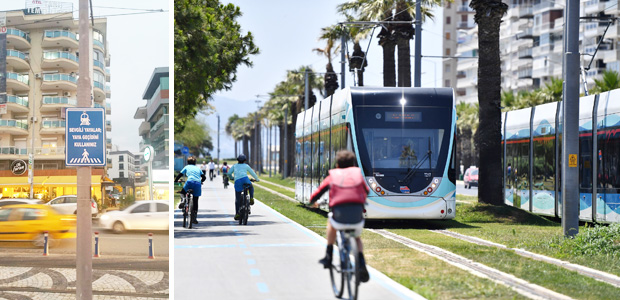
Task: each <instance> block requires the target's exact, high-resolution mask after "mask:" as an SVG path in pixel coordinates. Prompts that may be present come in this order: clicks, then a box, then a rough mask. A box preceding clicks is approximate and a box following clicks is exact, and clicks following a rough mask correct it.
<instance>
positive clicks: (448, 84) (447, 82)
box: [444, 79, 450, 87]
mask: <svg viewBox="0 0 620 300" xmlns="http://www.w3.org/2000/svg"><path fill="white" fill-rule="evenodd" d="M444 87H450V80H449V79H448V80H446V81H445V82H444Z"/></svg>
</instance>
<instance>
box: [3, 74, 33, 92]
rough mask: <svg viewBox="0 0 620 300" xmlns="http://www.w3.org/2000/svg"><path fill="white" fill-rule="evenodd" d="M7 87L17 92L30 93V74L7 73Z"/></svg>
mask: <svg viewBox="0 0 620 300" xmlns="http://www.w3.org/2000/svg"><path fill="white" fill-rule="evenodd" d="M6 79H7V80H6V86H7V88H10V89H13V91H15V92H28V91H30V86H29V83H30V82H29V80H28V74H18V73H12V72H7V73H6Z"/></svg>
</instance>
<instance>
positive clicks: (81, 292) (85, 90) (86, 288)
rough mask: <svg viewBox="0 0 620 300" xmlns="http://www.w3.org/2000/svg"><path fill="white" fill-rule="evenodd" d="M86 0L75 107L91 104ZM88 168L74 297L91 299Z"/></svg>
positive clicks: (81, 186) (82, 184)
mask: <svg viewBox="0 0 620 300" xmlns="http://www.w3.org/2000/svg"><path fill="white" fill-rule="evenodd" d="M88 21H89V20H88V0H80V4H79V27H80V28H79V33H80V41H79V50H80V62H79V71H80V76H79V78H78V82H77V86H78V95H77V100H78V103H77V104H78V105H77V106H78V107H91V106H92V98H91V95H92V89H93V87H92V78H91V71H92V70H91V66H90V64H91V63H92V62H93V61H92V58H91V52H92V48H91V47H92V28H91V25H90V23H89V22H88ZM90 178H91V167H82V166H80V167H77V224H76V225H77V238H76V285H75V287H76V299H78V300H90V299H92V298H93V286H92V281H93V262H92V254H91V253H92V248H93V245H92V237H91V234H92V220H91V213H90V198H91V193H90V180H91V179H90Z"/></svg>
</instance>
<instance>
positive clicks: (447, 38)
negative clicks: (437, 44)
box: [446, 32, 450, 40]
mask: <svg viewBox="0 0 620 300" xmlns="http://www.w3.org/2000/svg"><path fill="white" fill-rule="evenodd" d="M449 39H450V32H446V40H449Z"/></svg>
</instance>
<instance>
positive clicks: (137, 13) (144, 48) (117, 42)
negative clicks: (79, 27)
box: [0, 0, 172, 153]
mask: <svg viewBox="0 0 620 300" xmlns="http://www.w3.org/2000/svg"><path fill="white" fill-rule="evenodd" d="M58 2H70V3H73V10H74V18H77V17H78V15H77V10H78V9H79V0H64V1H63V0H60V1H58ZM92 4H93V14H94V15H95V17H107V21H108V28H107V37H106V38H107V40H108V46H109V49H108V51H109V53H110V75H111V76H110V82H109V83H106V84H108V85H110V87H111V90H112V95H111V98H110V99H108V100H107V101H108V102H109V103H110V104H111V106H112V114H111V115H110V116H106V117H109V118H110V119H111V121H112V133H111V135H108V136H107V138H111V139H112V144H114V145H117V146H118V147H119V150H129V151H131V152H133V153H139V150H140V149H138V147H139V146H138V144H139V142H140V140H141V138H140V136H139V135H138V127H139V126H140V123H141V122H142V121H141V120H135V119H134V118H133V116H134V114H135V112H136V109H137V108H138V107H140V106H144V105H146V100H143V99H142V95H143V94H144V90H145V89H146V85H147V84H148V81H149V79H150V77H151V74H153V70H154V69H155V68H157V67H168V66H169V65H170V57H169V54H170V51H169V48H170V47H169V43H170V40H169V37H170V34H169V32H170V31H169V30H170V28H169V27H170V26H169V24H170V22H169V18H171V17H172V14H171V13H169V12H167V11H168V10H169V9H170V1H169V0H131V1H127V0H92ZM25 7H26V0H11V1H7V0H2V1H0V10H13V9H23V8H25ZM104 7H105V8H104ZM134 9H138V10H134ZM150 9H163V10H164V11H166V12H156V13H145V10H150ZM121 14H126V15H124V16H123V15H121ZM127 14H129V15H127Z"/></svg>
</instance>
